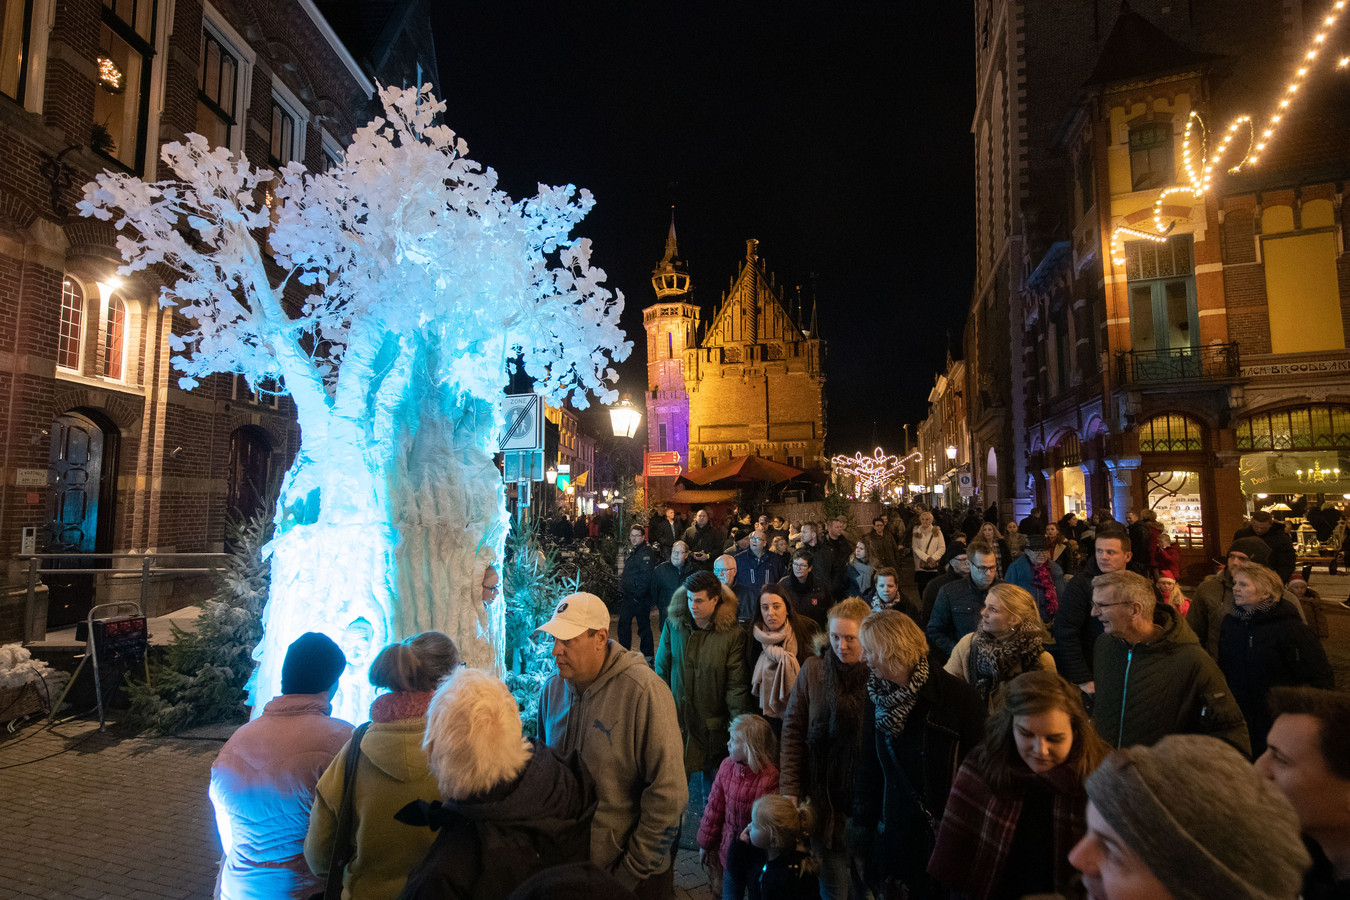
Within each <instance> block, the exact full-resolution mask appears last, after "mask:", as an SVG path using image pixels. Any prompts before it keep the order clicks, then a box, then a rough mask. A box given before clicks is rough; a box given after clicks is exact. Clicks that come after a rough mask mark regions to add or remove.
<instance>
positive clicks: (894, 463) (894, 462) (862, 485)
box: [830, 447, 920, 499]
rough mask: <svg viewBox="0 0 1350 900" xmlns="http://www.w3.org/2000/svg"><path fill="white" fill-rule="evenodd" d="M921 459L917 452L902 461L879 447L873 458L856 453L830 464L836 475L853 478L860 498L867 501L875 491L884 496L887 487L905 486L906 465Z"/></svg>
mask: <svg viewBox="0 0 1350 900" xmlns="http://www.w3.org/2000/svg"><path fill="white" fill-rule="evenodd" d="M919 457H920V454H919V452H918V451H917V450H916V451H914V452H913V453H911V454H909V455H908V456H906V457H904V458H903V459H902V458H901V457H899V456H892V455H890V454H888V453H886V452H885V451H884V450H882V449H881V448H880V447H878V448H877V449H876V450H874V451H873V452H872V455H871V456H863V455H862V454H861V453H855V454H854V455H853V456H843V455H839V456H835V457H832V458H831V459H830V464H831V465H833V466H834V471H835V474H837V475H841V476H844V477H847V478H852V479H853V488H854V491H855V493H856V494H857V496H858V498H859V499H866V498H867V497H870V496H871V495H872V493H873V492H874V491H875V492H878V493H882V494H884V493H885V492H886V488H887V486H889V485H890V484H892V483H898V484H903V483H904V479H905V464H906V463H908V462H909V461H910V460H912V459H918V458H919Z"/></svg>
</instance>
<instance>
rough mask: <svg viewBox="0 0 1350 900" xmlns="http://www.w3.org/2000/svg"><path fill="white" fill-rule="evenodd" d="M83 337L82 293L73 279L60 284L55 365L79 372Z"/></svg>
mask: <svg viewBox="0 0 1350 900" xmlns="http://www.w3.org/2000/svg"><path fill="white" fill-rule="evenodd" d="M83 337H84V291H83V290H82V289H81V288H80V286H79V284H78V283H76V281H75V279H74V278H69V277H68V278H66V279H65V280H64V281H62V282H61V330H60V336H59V337H58V339H57V345H56V364H57V365H58V366H60V367H61V368H63V369H72V370H74V371H76V372H78V371H79V370H80V344H81V341H82V339H83Z"/></svg>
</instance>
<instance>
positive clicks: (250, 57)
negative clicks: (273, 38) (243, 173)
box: [197, 3, 258, 153]
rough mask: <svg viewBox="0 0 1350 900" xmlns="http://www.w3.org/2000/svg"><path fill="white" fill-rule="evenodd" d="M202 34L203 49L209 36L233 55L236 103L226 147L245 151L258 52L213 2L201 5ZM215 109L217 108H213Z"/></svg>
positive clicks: (235, 151)
mask: <svg viewBox="0 0 1350 900" xmlns="http://www.w3.org/2000/svg"><path fill="white" fill-rule="evenodd" d="M202 36H203V47H202V49H203V52H204V51H205V38H206V37H208V36H209V37H210V38H211V39H212V40H214V41H216V43H218V44H220V47H221V49H222V50H224V51H226V52H227V53H229V54H230V55H231V56H232V57H234V60H235V63H236V71H235V74H234V82H235V83H234V87H235V103H234V124H233V126H232V127H231V128H230V139H229V143H228V144H226V147H227V148H228V149H229V150H230V152H231V153H242V152H243V148H244V133H245V131H246V130H247V129H246V128H245V127H244V126H245V124H246V123H247V120H248V109H249V98H250V97H251V96H252V90H253V66H254V64H255V63H256V62H257V58H258V57H257V54H255V53H254V52H253V48H251V47H250V46H249V45H248V42H247V41H245V40H244V39H243V37H242V36H240V34H239V32H237V31H235V30H234V29H233V28H231V27H230V25H229V23H228V22H226V20H225V17H224V16H222V15H221V14H220V13H219V12H218V11H217V10H216V8H215V7H213V6H212V5H211V4H210V3H204V4H203V5H202ZM200 82H201V66H200V63H199V65H198V92H197V96H198V99H199V100H200V99H201V90H200ZM212 111H213V112H215V110H212Z"/></svg>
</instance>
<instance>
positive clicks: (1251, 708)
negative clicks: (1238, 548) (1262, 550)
mask: <svg viewBox="0 0 1350 900" xmlns="http://www.w3.org/2000/svg"><path fill="white" fill-rule="evenodd" d="M1229 569H1230V570H1231V571H1232V575H1233V610H1232V612H1230V613H1229V614H1228V615H1226V616H1224V617H1223V621H1222V622H1221V623H1220V625H1219V668H1220V669H1221V670H1222V671H1223V677H1224V678H1225V679H1227V681H1228V688H1229V690H1231V691H1232V692H1233V699H1234V700H1236V701H1237V705H1238V708H1239V709H1241V710H1242V715H1243V717H1244V718H1246V720H1247V732H1248V734H1249V735H1251V739H1252V757H1253V758H1255V757H1258V756H1260V755H1261V754H1262V753H1264V752H1265V749H1266V734H1267V733H1268V732H1269V731H1270V726H1271V725H1272V724H1273V719H1272V718H1271V715H1270V711H1269V710H1268V709H1267V707H1266V695H1267V694H1268V693H1269V692H1270V689H1271V688H1272V687H1276V686H1283V685H1291V686H1297V685H1307V686H1309V687H1318V688H1327V689H1332V688H1334V687H1335V675H1334V674H1333V672H1332V669H1331V663H1329V662H1328V661H1327V654H1326V651H1324V650H1323V649H1322V642H1321V641H1319V640H1318V639H1317V633H1316V632H1315V631H1313V630H1312V629H1311V628H1309V627H1308V626H1307V625H1305V624H1303V619H1302V618H1300V616H1299V614H1298V610H1297V609H1295V608H1294V604H1293V603H1291V602H1289V601H1288V600H1286V599H1285V598H1284V582H1282V581H1281V580H1280V576H1279V575H1278V574H1276V573H1275V572H1274V571H1273V570H1271V569H1268V568H1266V567H1265V566H1263V565H1260V564H1259V563H1254V562H1234V563H1231V564H1230V565H1229Z"/></svg>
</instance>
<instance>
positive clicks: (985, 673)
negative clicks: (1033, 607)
mask: <svg viewBox="0 0 1350 900" xmlns="http://www.w3.org/2000/svg"><path fill="white" fill-rule="evenodd" d="M1027 625H1028V623H1026V622H1019V623H1018V625H1017V627H1016V628H1014V629H1013V632H1012V634H1010V635H1008V636H1007V637H1003V638H999V637H995V636H994V635H992V634H989V633H988V632H986V631H980V630H979V629H976V630H975V636H974V637H973V638H971V641H970V656H969V657H968V658H967V660H966V680H967V681H969V682H970V683H971V684H972V685H974V686H975V689H976V690H977V691H979V692H980V697H981V699H983V700H984V701H985V702H986V703H987V702H988V701H989V695H990V694H992V693H993V692H994V691H995V690H997V689H998V686H999V685H1001V684H1004V683H1005V682H1007V681H1010V680H1011V679H1012V678H1014V677H1016V676H1017V675H1020V674H1022V673H1023V672H1030V671H1032V670H1034V669H1039V668H1040V667H1041V652H1042V649H1043V648H1042V645H1041V635H1040V633H1039V629H1036V628H1029V627H1027Z"/></svg>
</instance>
